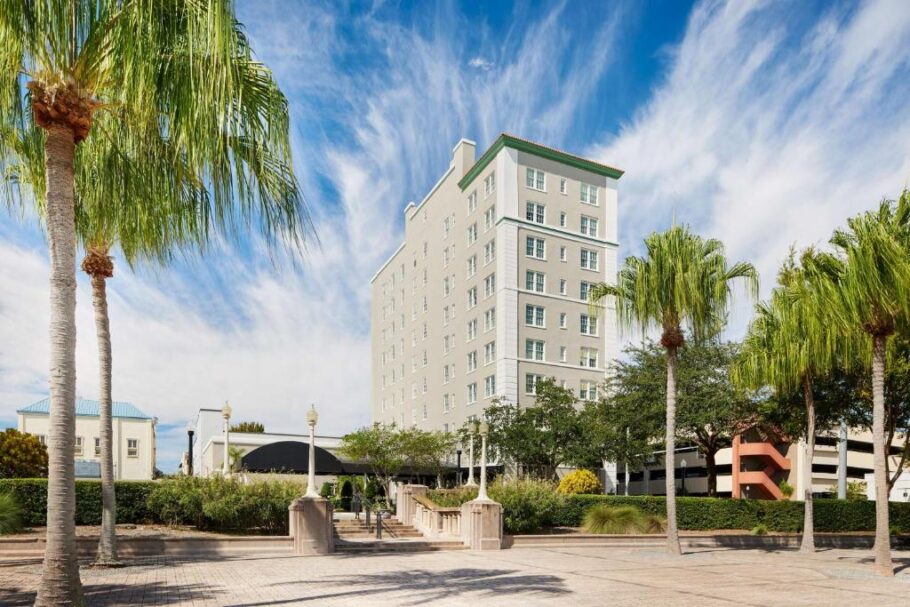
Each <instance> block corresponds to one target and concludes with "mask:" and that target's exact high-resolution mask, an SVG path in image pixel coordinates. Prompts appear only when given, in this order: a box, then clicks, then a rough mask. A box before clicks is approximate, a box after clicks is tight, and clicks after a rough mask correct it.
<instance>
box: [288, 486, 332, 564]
mask: <svg viewBox="0 0 910 607" xmlns="http://www.w3.org/2000/svg"><path fill="white" fill-rule="evenodd" d="M333 513H334V509H333V508H332V502H330V501H329V500H327V499H325V498H322V497H317V498H312V497H298V498H297V499H295V500H294V501H293V502H291V505H290V506H288V514H289V516H290V520H289V523H288V526H289V529H290V533H291V537H292V538H293V540H294V554H297V555H302V556H307V555H314V554H330V553H332V552H335V536H334V533H333V529H332V515H333Z"/></svg>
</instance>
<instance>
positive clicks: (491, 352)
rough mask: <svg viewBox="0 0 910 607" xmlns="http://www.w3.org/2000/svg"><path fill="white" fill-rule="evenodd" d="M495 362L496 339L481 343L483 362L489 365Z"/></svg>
mask: <svg viewBox="0 0 910 607" xmlns="http://www.w3.org/2000/svg"><path fill="white" fill-rule="evenodd" d="M494 362H496V341H495V340H494V341H491V342H488V343H486V344H484V345H483V364H485V365H489V364H492V363H494Z"/></svg>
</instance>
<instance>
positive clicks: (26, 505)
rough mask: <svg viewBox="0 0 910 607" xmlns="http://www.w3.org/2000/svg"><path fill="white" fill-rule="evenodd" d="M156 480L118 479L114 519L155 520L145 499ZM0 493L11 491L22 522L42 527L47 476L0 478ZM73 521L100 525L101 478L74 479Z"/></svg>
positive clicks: (128, 520) (130, 520)
mask: <svg viewBox="0 0 910 607" xmlns="http://www.w3.org/2000/svg"><path fill="white" fill-rule="evenodd" d="M156 486H158V483H156V482H154V481H117V482H116V483H115V491H116V492H117V522H118V523H146V522H153V521H154V520H155V517H154V515H153V514H152V512H150V511H149V508H148V498H149V495H150V494H151V493H152V491H153V490H154V489H155V487H156ZM0 492H8V493H12V495H13V496H14V497H15V498H16V501H17V502H18V503H19V506H20V507H21V508H22V523H23V524H25V525H28V526H43V525H45V524H46V523H47V479H43V478H34V479H33V478H4V479H0ZM76 524H77V525H100V524H101V481H76Z"/></svg>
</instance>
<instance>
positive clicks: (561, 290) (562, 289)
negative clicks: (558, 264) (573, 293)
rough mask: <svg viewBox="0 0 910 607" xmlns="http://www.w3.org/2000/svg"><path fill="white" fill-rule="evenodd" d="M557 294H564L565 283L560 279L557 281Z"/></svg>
mask: <svg viewBox="0 0 910 607" xmlns="http://www.w3.org/2000/svg"><path fill="white" fill-rule="evenodd" d="M559 294H560V295H565V294H566V281H565V280H564V279H561V280H560V281H559Z"/></svg>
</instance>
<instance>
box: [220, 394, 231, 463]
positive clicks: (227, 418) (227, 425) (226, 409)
mask: <svg viewBox="0 0 910 607" xmlns="http://www.w3.org/2000/svg"><path fill="white" fill-rule="evenodd" d="M221 417H223V418H224V464H223V465H222V467H221V475H222V476H223V477H224V478H230V477H231V464H230V456H229V455H228V451H230V449H231V443H230V440H231V437H230V433H231V405H229V404H228V402H227V401H224V406H223V407H221Z"/></svg>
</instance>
